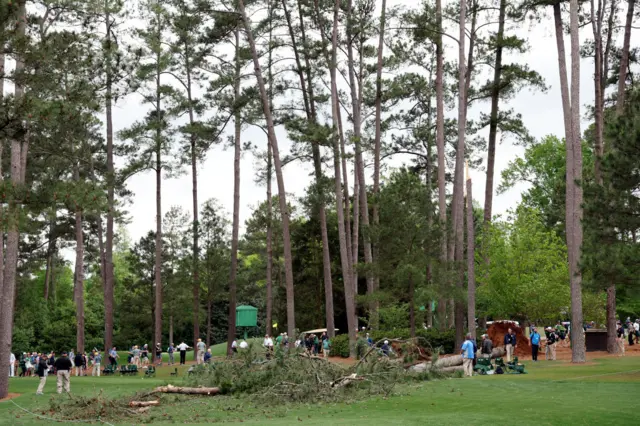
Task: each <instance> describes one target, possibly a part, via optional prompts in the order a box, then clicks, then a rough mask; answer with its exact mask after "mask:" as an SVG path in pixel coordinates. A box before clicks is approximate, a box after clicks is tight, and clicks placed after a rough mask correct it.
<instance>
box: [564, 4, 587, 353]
mask: <svg viewBox="0 0 640 426" xmlns="http://www.w3.org/2000/svg"><path fill="white" fill-rule="evenodd" d="M570 11H571V12H570V29H571V129H572V140H571V144H572V145H573V161H572V163H573V164H571V165H570V164H568V163H567V169H568V168H569V167H570V166H572V167H573V180H571V181H570V180H568V179H567V186H572V187H573V188H574V189H573V197H572V198H573V200H572V201H573V206H572V209H571V214H572V215H573V218H572V220H573V232H572V233H571V234H570V235H571V236H572V245H571V246H569V250H570V251H571V252H572V256H571V257H570V259H569V261H570V262H571V265H570V268H569V269H570V272H571V269H573V271H572V272H573V273H572V274H571V277H570V282H571V324H575V325H576V326H575V327H571V361H572V362H574V363H577V362H580V363H582V362H586V356H585V346H584V334H583V332H582V327H580V325H582V320H583V317H582V271H581V269H580V259H581V253H582V216H583V212H582V201H583V196H582V195H583V194H582V144H581V134H580V38H579V34H578V31H579V22H578V19H579V16H578V14H579V5H578V0H571V3H570ZM567 192H568V191H567ZM567 201H569V200H567ZM567 204H568V203H567Z"/></svg>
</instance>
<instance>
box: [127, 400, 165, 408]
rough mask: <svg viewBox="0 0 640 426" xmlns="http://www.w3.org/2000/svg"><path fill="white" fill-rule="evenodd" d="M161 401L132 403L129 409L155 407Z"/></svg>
mask: <svg viewBox="0 0 640 426" xmlns="http://www.w3.org/2000/svg"><path fill="white" fill-rule="evenodd" d="M156 405H160V401H131V402H130V403H129V407H155V406H156Z"/></svg>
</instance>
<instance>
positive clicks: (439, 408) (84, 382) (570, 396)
mask: <svg viewBox="0 0 640 426" xmlns="http://www.w3.org/2000/svg"><path fill="white" fill-rule="evenodd" d="M635 348H636V347H634V350H633V351H632V355H631V354H628V356H625V357H600V356H594V355H593V354H592V353H589V354H588V363H587V364H583V365H572V364H570V363H569V362H568V361H565V360H559V361H548V362H547V361H541V362H538V363H533V362H526V363H525V365H526V370H527V373H528V374H526V375H502V376H496V375H494V376H475V377H473V378H467V379H447V380H440V381H430V382H421V383H414V384H403V385H399V386H397V387H396V390H395V392H394V394H393V396H391V397H389V398H387V399H384V398H373V399H368V400H363V401H360V402H357V403H352V404H314V405H308V404H304V405H302V404H274V405H273V406H265V405H264V404H257V403H256V402H255V401H253V400H252V399H251V398H250V397H242V396H240V397H233V396H216V397H186V396H178V397H173V398H171V397H170V398H168V399H166V400H164V399H163V403H162V405H161V406H160V407H155V408H153V409H152V411H151V413H152V414H151V415H150V416H149V417H146V418H145V419H144V423H145V424H150V423H153V424H172V423H183V424H184V423H187V424H209V423H214V422H224V423H227V422H243V423H248V424H264V425H293V424H299V423H300V422H302V423H305V424H318V425H320V424H322V425H326V424H336V425H350V426H351V425H365V424H366V425H378V424H380V425H395V424H397V425H400V424H402V425H413V424H416V425H417V424H424V423H425V422H427V421H428V422H430V423H432V424H438V425H446V424H461V423H465V424H471V425H474V424H489V423H495V422H508V423H509V424H533V423H537V424H554V425H555V424H637V418H636V415H637V413H636V407H635V405H633V404H626V403H621V402H620V401H626V400H628V397H631V398H632V399H634V398H635V396H636V395H637V394H638V391H640V363H639V362H638V361H639V360H638V357H637V356H634V355H640V348H639V350H635ZM629 355H631V356H629ZM173 368H174V367H171V368H169V367H162V368H159V369H158V375H157V377H156V378H151V379H149V378H144V377H143V376H138V377H119V376H118V377H100V378H97V377H77V378H76V377H72V379H71V391H72V394H73V395H82V396H92V395H96V394H98V393H100V392H102V395H103V396H104V397H109V398H117V397H121V396H125V395H130V394H133V393H135V392H137V391H143V390H149V389H151V388H153V387H155V386H158V385H161V384H165V383H171V382H175V383H179V382H180V380H181V379H180V378H176V377H175V376H170V372H172V371H173ZM186 368H188V366H183V367H179V373H180V374H183V373H184V372H185V371H186ZM36 387H37V379H36V378H15V379H11V380H10V391H11V392H12V393H17V394H20V396H18V397H16V398H14V399H12V400H9V401H4V402H0V425H3V426H4V425H33V424H34V425H46V424H54V423H55V421H56V420H57V421H58V422H63V423H68V424H71V422H68V421H66V419H65V418H64V417H63V414H62V413H58V412H55V411H52V410H51V409H50V402H51V400H53V401H56V400H59V399H60V398H69V396H67V395H61V396H60V395H57V394H56V393H55V377H50V378H49V380H48V381H47V385H46V387H45V395H44V396H36V395H35V389H36ZM25 410H26V411H25ZM36 415H39V416H45V417H46V419H39V418H38V417H36ZM634 419H635V420H634ZM141 420H142V419H141ZM102 423H104V422H102ZM135 423H139V421H138V422H136V419H135V418H131V419H130V420H129V421H127V422H123V423H116V424H122V425H125V424H127V425H129V424H135ZM85 424H86V423H85ZM94 424H100V423H99V422H98V421H97V420H96V421H94ZM106 424H110V423H106Z"/></svg>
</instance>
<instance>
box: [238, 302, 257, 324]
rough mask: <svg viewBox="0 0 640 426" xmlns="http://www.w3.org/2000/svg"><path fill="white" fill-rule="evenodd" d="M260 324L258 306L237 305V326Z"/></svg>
mask: <svg viewBox="0 0 640 426" xmlns="http://www.w3.org/2000/svg"><path fill="white" fill-rule="evenodd" d="M257 325H258V308H254V307H253V306H246V305H243V306H237V307H236V326H237V327H256V326H257Z"/></svg>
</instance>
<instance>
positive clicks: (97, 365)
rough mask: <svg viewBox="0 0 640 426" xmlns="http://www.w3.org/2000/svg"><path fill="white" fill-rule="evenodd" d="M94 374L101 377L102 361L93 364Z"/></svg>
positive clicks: (92, 373) (92, 372)
mask: <svg viewBox="0 0 640 426" xmlns="http://www.w3.org/2000/svg"><path fill="white" fill-rule="evenodd" d="M91 375H92V376H98V377H100V363H99V362H98V363H96V364H93V370H91Z"/></svg>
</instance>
